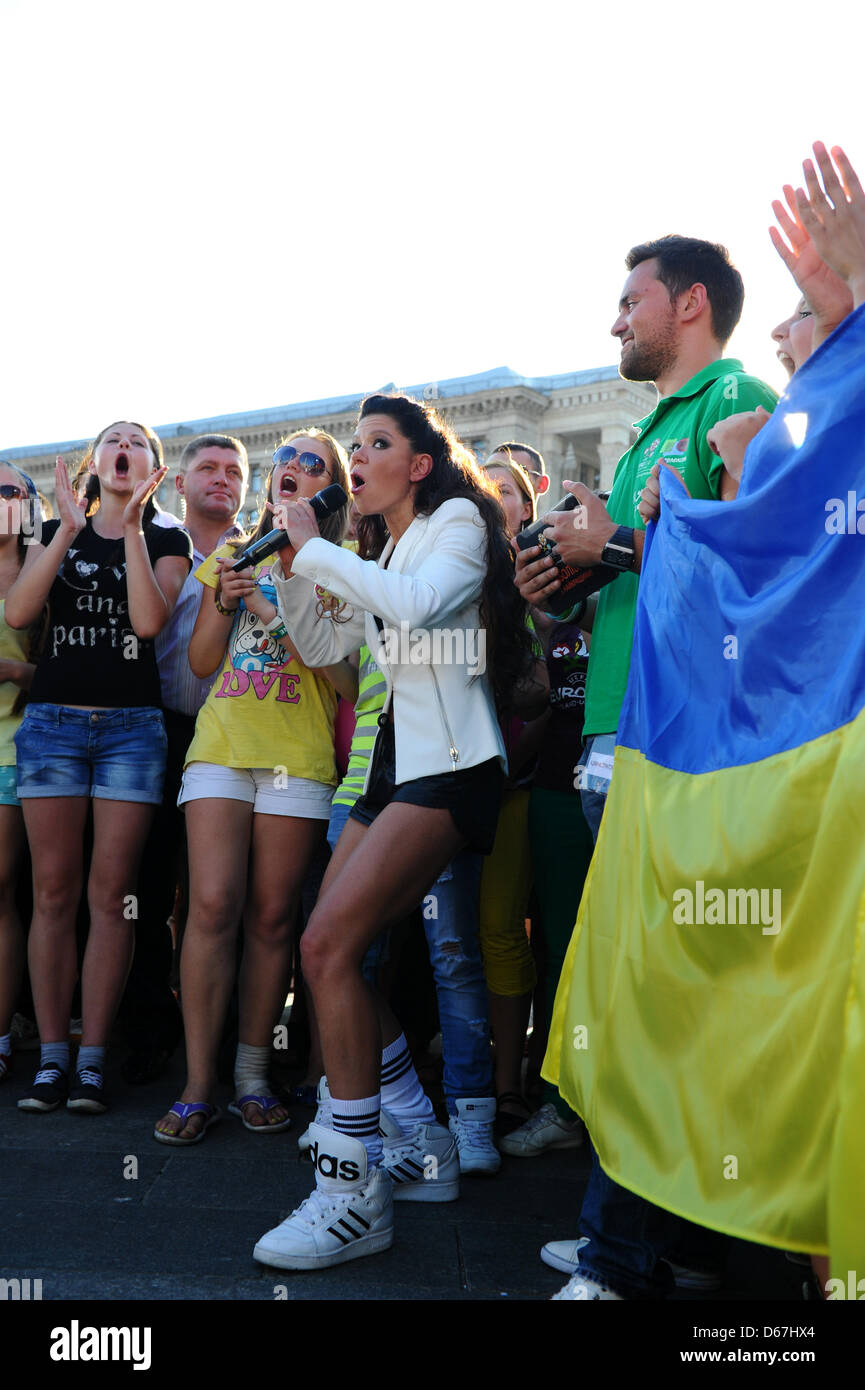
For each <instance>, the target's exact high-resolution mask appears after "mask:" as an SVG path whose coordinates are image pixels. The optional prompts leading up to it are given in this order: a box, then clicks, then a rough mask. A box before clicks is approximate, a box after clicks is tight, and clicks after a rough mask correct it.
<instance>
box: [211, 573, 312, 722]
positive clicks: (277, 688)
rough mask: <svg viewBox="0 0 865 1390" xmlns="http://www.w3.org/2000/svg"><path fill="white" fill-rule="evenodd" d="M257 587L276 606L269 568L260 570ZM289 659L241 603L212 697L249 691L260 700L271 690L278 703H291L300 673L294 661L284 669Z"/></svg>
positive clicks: (297, 692)
mask: <svg viewBox="0 0 865 1390" xmlns="http://www.w3.org/2000/svg"><path fill="white" fill-rule="evenodd" d="M258 587H259V589H260V590H261V592H262V594H263V595H264V597H265V598H266V599H267V601H268V603H272V604H273V605H274V607H276V589H275V587H274V585H273V582H272V580H271V577H270V569H263V570H261V572H260V573H259V575H258ZM293 661H294V658H293V657H292V656H291V654H290V653H289V652H287V651H286V650H285V648H284V647H283V646H282V645H281V644H280V643H279V642H278V641H277V640H276V638H275V637H271V635H270V633H269V632H268V631H267V628H266V627H265V625H264V622H263V621H262V619H261V618H259V616H258V614H257V613H252V612H250V610H249V609H248V608H247V607H246V605H245V604H244V603H243V602H241V605H240V612H239V613H238V615H237V618H236V619H235V621H234V626H233V627H232V629H231V637H230V639H229V643H228V662H227V663H226V666H225V669H224V670H223V672H222V675H221V677H220V681H219V684H218V686H217V688H216V690H215V695H216V698H217V699H223V698H225V697H230V696H235V695H246V694H247V692H248V691H250V690H251V691H252V692H253V694H254V695H255V696H256V698H257V699H259V700H264V699H266V698H267V696H268V695H269V694H270V692H271V691H272V692H273V695H274V698H275V699H276V700H278V701H279V702H280V703H282V704H292V705H295V704H297V703H298V701H299V700H300V690H299V687H300V673H299V671H298V670H297V662H294V665H295V670H294V671H289V670H288V667H289V666H291V664H292V662H293Z"/></svg>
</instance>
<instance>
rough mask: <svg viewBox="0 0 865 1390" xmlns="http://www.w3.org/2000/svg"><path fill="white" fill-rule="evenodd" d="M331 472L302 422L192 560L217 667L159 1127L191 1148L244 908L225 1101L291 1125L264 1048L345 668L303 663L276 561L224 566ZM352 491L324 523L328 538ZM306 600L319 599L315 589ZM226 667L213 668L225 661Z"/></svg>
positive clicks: (197, 739) (280, 1125)
mask: <svg viewBox="0 0 865 1390" xmlns="http://www.w3.org/2000/svg"><path fill="white" fill-rule="evenodd" d="M332 483H338V484H340V485H341V486H342V488H343V489H344V491H345V492H346V493H347V492H348V486H349V483H348V469H347V463H346V456H345V452H344V450H343V449H342V448H341V446H340V445H339V444H338V443H337V442H336V440H335V439H333V438H331V436H330V435H328V434H325V433H324V432H323V431H321V430H316V429H305V430H298V431H296V432H295V433H294V434H291V435H289V437H288V439H287V440H286V441H285V442H284V443H283V444H282V445H281V446H280V447H279V448H278V449H277V450H276V452H275V453H274V455H273V467H272V469H271V471H270V473H269V474H268V477H267V481H266V491H265V496H266V502H265V505H264V506H263V507H262V512H261V517H260V519H259V522H258V525H257V527H256V529H255V531H254V532H253V534H252V536H250V537H245V538H243V539H242V540H239V541H233V542H229V543H228V544H226V545H225V546H222V547H221V548H220V549H219V550H217V551H215V552H214V554H213V555H211V556H210V557H209V559H208V560H206V561H205V563H204V564H203V565H202V566H201V567H200V568H199V569H198V571H197V574H198V578H199V579H200V580H201V582H202V584H205V585H206V586H207V587H208V589H209V590H210V591H211V592H210V596H209V597H208V596H205V599H204V602H203V603H202V605H201V608H200V610H199V614H198V619H197V621H196V624H195V630H194V632H193V635H192V640H191V642H190V644H189V663H190V665H191V667H192V669H193V671H194V672H195V674H196V675H197V676H200V677H205V676H209V675H211V674H212V673H213V672H214V671H217V670H218V671H219V675H218V677H217V679H216V681H215V682H214V684H213V686H212V688H211V691H210V694H209V695H208V697H207V700H206V701H205V703H204V705H203V706H202V708H201V710H200V712H199V714H198V719H197V721H196V726H195V735H194V738H193V740H192V743H191V745H190V747H189V752H188V754H187V760H186V766H185V768H184V774H183V785H182V787H181V791H180V798H179V803H178V804H179V805H181V806H183V807H184V810H185V813H186V828H187V839H188V844H189V915H188V918H187V923H186V934H185V936H184V941H183V952H182V956H181V966H180V983H181V1000H182V1005H183V1021H184V1029H185V1034H186V1061H187V1081H186V1086H185V1087H184V1090H183V1094H182V1096H181V1098H180V1100H179V1101H177V1102H176V1103H175V1104H174V1105H173V1106H172V1107H171V1109H170V1110H169V1112H168V1113H167V1114H166V1115H165V1116H164V1117H163V1118H162V1119H161V1120H159V1122H158V1123H157V1125H156V1128H155V1130H154V1138H155V1139H156V1140H157V1141H158V1142H159V1143H161V1144H173V1145H190V1144H197V1143H199V1142H200V1141H201V1139H203V1137H204V1134H205V1131H206V1130H207V1128H208V1127H209V1126H210V1125H211V1124H212V1123H213V1122H214V1121H215V1120H216V1119H218V1118H219V1115H220V1112H219V1110H218V1109H217V1107H216V1106H215V1105H214V1103H213V1099H212V1096H213V1090H214V1086H215V1084H216V1062H217V1053H218V1047H219V1039H220V1034H221V1030H222V1026H223V1022H224V1018H225V1014H226V1010H227V1008H228V1001H229V997H230V994H231V989H232V984H233V980H234V971H235V960H236V939H237V930H238V925H239V923H240V921H241V919H242V921H243V932H244V948H243V959H242V963H241V968H240V982H239V993H240V999H239V1009H240V1016H239V1028H238V1034H239V1042H238V1049H237V1059H236V1063H235V1073H234V1080H235V1100H234V1103H233V1105H232V1106H231V1107H230V1109H231V1111H232V1113H236V1114H238V1115H239V1116H240V1118H241V1120H242V1122H243V1124H244V1126H245V1128H246V1129H247V1130H249V1131H250V1132H251V1133H253V1134H259V1135H262V1134H277V1133H280V1132H281V1131H282V1130H285V1129H287V1128H288V1126H289V1124H290V1120H289V1116H288V1113H287V1111H286V1109H285V1107H284V1106H283V1105H282V1104H281V1103H280V1101H279V1100H278V1099H277V1097H276V1096H275V1095H273V1093H272V1088H271V1086H270V1083H269V1079H268V1060H269V1056H270V1047H271V1043H272V1041H273V1029H274V1025H275V1024H277V1023H278V1022H279V1018H280V1015H281V1012H282V1008H283V1005H284V1002H285V994H286V989H287V983H288V981H287V976H288V969H289V949H290V944H291V932H292V929H293V926H294V918H295V914H296V910H297V904H298V900H299V895H300V890H301V886H302V884H303V880H304V877H305V875H306V871H307V869H308V867H309V864H310V862H311V860H312V858H313V855H314V853H315V851H316V850H317V849H318V848H319V846H320V845H321V843H322V841H323V840H324V837H325V833H326V830H327V823H328V817H329V815H330V803H331V798H332V796H333V789H334V786H335V785H336V780H337V779H336V770H335V764H334V752H333V724H334V717H335V713H336V690H335V689H334V685H333V683H332V680H331V679H329V677H332V678H333V679H334V680H337V681H338V680H339V678H340V674H341V673H340V668H339V666H337V667H336V668H332V669H326V670H315V671H313V670H310V669H308V668H307V667H306V666H305V665H304V664H303V662H302V661H301V660H300V658H299V657H298V655H297V651H296V649H295V648H294V646H293V645H292V643H291V641H290V639H289V636H288V633H287V631H286V628H285V625H284V623H283V622H282V619H281V618H280V616H279V613H278V611H277V607H276V592H275V589H274V585H273V580H272V578H271V569H272V566H273V564H274V563H275V561H274V560H273V559H265V560H262V561H260V562H259V563H258V564H256V565H255V566H254V568H246V569H243V570H241V571H240V572H239V573H232V570H231V565H232V564H233V563H234V560H235V557H236V555H237V554H238V552H239V551H242V550H243V549H245V548H246V547H247V546H249V545H250V544H251V543H252V542H253V541H255V540H258V539H260V537H261V536H262V535H263V534H264V533H265V532H266V531H268V530H270V529H271V527H272V524H273V523H272V520H271V511H272V509H273V507H274V506H275V505H277V504H279V503H282V502H288V501H297V500H300V499H309V498H311V497H312V496H314V494H315V493H317V492H319V491H320V490H322V489H323V488H325V487H327V486H329V485H330V484H332ZM347 513H348V501H347V499H346V502H345V504H344V505H343V506H342V507H341V508H339V510H338V511H336V512H334V513H333V514H332V515H330V516H329V517H327V518H326V520H325V521H324V522H323V523H322V527H323V531H324V533H325V534H326V535H327V536H328V537H329V539H331V540H332V541H333V542H334V543H335V544H339V542H340V540H341V539H342V536H343V534H344V531H345V526H346V520H347ZM310 601H311V603H313V604H314V605H316V606H318V607H323V606H325V604H326V602H327V600H323V599H322V598H321V597H320V596H317V595H313V596H312V597H311V600H310ZM220 668H221V669H220Z"/></svg>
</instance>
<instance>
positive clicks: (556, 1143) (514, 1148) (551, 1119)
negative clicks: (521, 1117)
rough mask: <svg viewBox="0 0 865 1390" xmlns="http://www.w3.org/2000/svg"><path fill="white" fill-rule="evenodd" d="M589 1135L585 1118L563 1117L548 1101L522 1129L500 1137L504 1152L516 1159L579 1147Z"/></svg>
mask: <svg viewBox="0 0 865 1390" xmlns="http://www.w3.org/2000/svg"><path fill="white" fill-rule="evenodd" d="M585 1137H586V1127H585V1125H584V1124H583V1122H582V1120H563V1119H561V1117H560V1116H559V1114H558V1112H557V1111H556V1107H555V1106H554V1105H551V1104H550V1103H549V1102H547V1104H546V1105H542V1106H541V1108H540V1110H536V1111H535V1113H534V1115H532V1116H531V1118H530V1119H528V1120H526V1122H525V1124H524V1125H520V1127H519V1129H515V1130H513V1131H512V1132H511V1133H510V1134H506V1135H505V1136H504V1137H503V1138H502V1139H500V1140H499V1148H500V1149H501V1151H502V1153H505V1154H511V1156H512V1157H513V1158H535V1157H536V1156H537V1155H538V1154H542V1153H544V1152H545V1151H546V1150H547V1149H578V1148H579V1147H580V1145H581V1144H582V1142H583V1140H584V1139H585Z"/></svg>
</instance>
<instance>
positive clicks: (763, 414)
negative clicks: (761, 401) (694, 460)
mask: <svg viewBox="0 0 865 1390" xmlns="http://www.w3.org/2000/svg"><path fill="white" fill-rule="evenodd" d="M768 419H769V412H768V410H764V409H763V407H762V406H761V405H758V406H757V409H756V410H743V411H741V412H740V413H739V414H738V415H728V416H727V417H726V419H724V420H719V421H718V422H717V424H714V425H713V426H712V428H711V429H710V430H709V433H708V434H707V435H706V443H707V444H708V445H709V448H710V449H711V450H712V452H713V453H715V454H717V455H718V457H719V458H720V459H723V460H724V467H725V468H726V470H727V472H728V473H729V474H730V477H731V478H734V479H735V480H736V482H737V483H738V482H739V481H740V480H741V477H742V465H743V463H744V461H745V450H746V449H747V447H748V445H749V444H750V443H751V440H752V439H753V438H754V436H755V435H757V434H759V433H760V431H761V429H762V428H763V426H764V425H765V423H766V421H767V420H768Z"/></svg>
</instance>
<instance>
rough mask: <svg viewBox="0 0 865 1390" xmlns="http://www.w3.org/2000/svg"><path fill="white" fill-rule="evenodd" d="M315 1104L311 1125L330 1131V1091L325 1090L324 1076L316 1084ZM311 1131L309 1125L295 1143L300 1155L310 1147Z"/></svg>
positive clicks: (331, 1118)
mask: <svg viewBox="0 0 865 1390" xmlns="http://www.w3.org/2000/svg"><path fill="white" fill-rule="evenodd" d="M316 1102H317V1103H316V1108H315V1119H314V1120H313V1122H312V1124H314V1125H323V1127H324V1128H325V1129H332V1128H333V1106H332V1105H331V1100H330V1091H329V1090H328V1088H327V1077H326V1076H323V1077H322V1078H321V1080H320V1081H319V1083H318V1095H317V1096H316ZM311 1131H312V1125H310V1126H309V1128H308V1129H305V1130H304V1131H303V1134H302V1135H301V1136H300V1138H299V1139H298V1141H297V1147H298V1148H299V1149H300V1151H301V1153H306V1151H307V1149H308V1148H310V1147H311V1145H312V1139H311V1138H310V1134H311Z"/></svg>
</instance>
